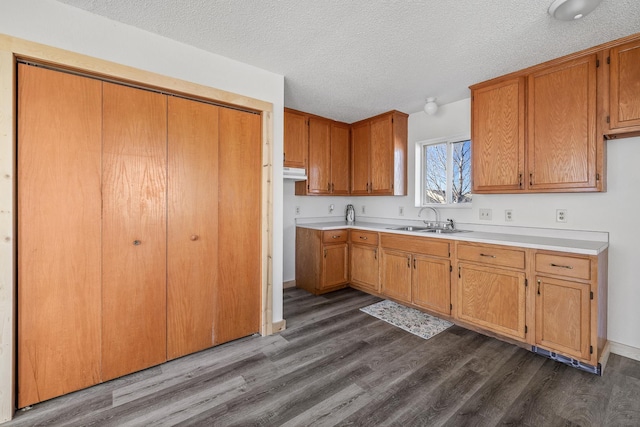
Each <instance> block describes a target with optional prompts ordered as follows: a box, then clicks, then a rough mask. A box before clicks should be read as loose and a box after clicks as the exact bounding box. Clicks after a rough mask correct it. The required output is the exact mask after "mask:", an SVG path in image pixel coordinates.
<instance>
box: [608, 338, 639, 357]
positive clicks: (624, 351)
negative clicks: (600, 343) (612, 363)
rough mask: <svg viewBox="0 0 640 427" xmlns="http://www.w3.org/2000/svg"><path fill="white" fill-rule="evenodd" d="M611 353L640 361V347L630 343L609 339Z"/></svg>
mask: <svg viewBox="0 0 640 427" xmlns="http://www.w3.org/2000/svg"><path fill="white" fill-rule="evenodd" d="M609 345H610V347H611V353H615V354H617V355H619V356H624V357H628V358H629V359H633V360H637V361H640V348H637V347H631V346H630V345H625V344H620V343H619V342H615V341H609Z"/></svg>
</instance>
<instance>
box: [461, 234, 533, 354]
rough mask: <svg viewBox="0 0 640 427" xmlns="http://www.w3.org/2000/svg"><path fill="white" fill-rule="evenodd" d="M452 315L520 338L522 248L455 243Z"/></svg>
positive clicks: (523, 296)
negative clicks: (455, 286) (455, 260)
mask: <svg viewBox="0 0 640 427" xmlns="http://www.w3.org/2000/svg"><path fill="white" fill-rule="evenodd" d="M457 253H458V256H457V258H458V283H457V289H456V293H457V307H456V317H457V318H458V319H460V320H463V321H465V322H468V323H470V324H472V325H476V326H478V327H480V328H483V329H487V330H490V331H492V332H496V333H499V334H501V335H505V336H508V337H510V338H513V339H516V340H520V341H524V340H525V338H526V331H525V320H526V290H525V286H526V281H525V279H526V276H525V271H524V269H525V252H524V250H519V249H511V248H505V247H499V246H495V245H474V244H469V243H460V242H458V244H457Z"/></svg>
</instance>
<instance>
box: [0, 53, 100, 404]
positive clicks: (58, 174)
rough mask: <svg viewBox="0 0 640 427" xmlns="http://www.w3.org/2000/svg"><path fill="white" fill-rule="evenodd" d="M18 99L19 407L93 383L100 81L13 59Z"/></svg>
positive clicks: (97, 277) (95, 374) (96, 379)
mask: <svg viewBox="0 0 640 427" xmlns="http://www.w3.org/2000/svg"><path fill="white" fill-rule="evenodd" d="M17 101H18V105H17V112H18V118H17V120H18V135H17V137H18V147H17V150H18V151H17V173H18V200H17V204H18V224H17V227H18V230H17V235H18V254H17V255H18V256H17V259H18V265H17V269H18V335H17V347H18V352H17V355H18V359H17V373H18V374H17V381H18V402H17V403H18V407H19V408H22V407H24V406H27V405H31V404H33V403H37V402H40V401H42V400H46V399H50V398H52V397H55V396H59V395H62V394H65V393H69V392H72V391H75V390H79V389H81V388H84V387H88V386H90V385H93V384H97V383H99V382H100V377H101V374H100V328H101V324H100V321H101V318H102V313H101V303H100V299H101V294H100V293H101V285H100V251H101V244H100V239H101V236H100V233H101V226H100V215H101V212H100V210H101V206H100V205H101V201H100V181H101V165H100V151H101V143H102V141H101V132H102V131H101V124H102V112H101V111H102V83H101V82H99V81H97V80H94V79H90V78H85V77H80V76H75V75H72V74H68V73H62V72H57V71H52V70H47V69H44V68H37V67H32V66H28V65H25V64H18V99H17ZM4 264H5V265H6V267H7V268H9V266H8V265H7V264H6V263H4ZM6 285H7V286H8V284H6ZM5 320H7V321H8V318H7V319H5ZM4 325H5V326H4V327H3V331H4V332H3V333H6V334H7V336H11V329H10V328H9V327H8V324H7V323H6V322H5V323H4ZM4 351H7V352H9V351H11V350H10V348H9V347H8V346H7V347H6V348H5V349H4Z"/></svg>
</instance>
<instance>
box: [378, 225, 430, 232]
mask: <svg viewBox="0 0 640 427" xmlns="http://www.w3.org/2000/svg"><path fill="white" fill-rule="evenodd" d="M387 230H398V231H427V230H428V227H416V226H413V225H406V226H403V227H389V228H387Z"/></svg>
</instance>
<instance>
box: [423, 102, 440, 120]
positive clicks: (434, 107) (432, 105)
mask: <svg viewBox="0 0 640 427" xmlns="http://www.w3.org/2000/svg"><path fill="white" fill-rule="evenodd" d="M437 111H438V104H436V98H427V103H426V104H424V112H425V113H427V114H428V115H430V116H433V115H434V114H435V113H436V112H437Z"/></svg>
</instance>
